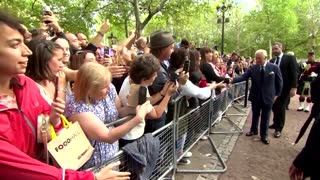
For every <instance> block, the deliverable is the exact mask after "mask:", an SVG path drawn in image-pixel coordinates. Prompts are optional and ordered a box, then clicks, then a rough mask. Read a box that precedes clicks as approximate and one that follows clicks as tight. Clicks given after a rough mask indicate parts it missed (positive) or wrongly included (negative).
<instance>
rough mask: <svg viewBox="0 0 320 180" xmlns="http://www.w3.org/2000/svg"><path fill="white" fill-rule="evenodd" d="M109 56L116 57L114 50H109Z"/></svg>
mask: <svg viewBox="0 0 320 180" xmlns="http://www.w3.org/2000/svg"><path fill="white" fill-rule="evenodd" d="M108 54H109V56H114V52H113V49H112V48H109V49H108Z"/></svg>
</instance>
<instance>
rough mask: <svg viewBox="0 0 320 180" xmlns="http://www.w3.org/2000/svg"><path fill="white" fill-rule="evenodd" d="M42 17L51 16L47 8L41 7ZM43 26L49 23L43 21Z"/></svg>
mask: <svg viewBox="0 0 320 180" xmlns="http://www.w3.org/2000/svg"><path fill="white" fill-rule="evenodd" d="M42 15H43V16H51V15H52V14H51V9H50V7H49V6H43V7H42ZM44 23H45V24H49V23H51V21H44Z"/></svg>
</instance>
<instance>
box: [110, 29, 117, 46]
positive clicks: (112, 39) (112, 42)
mask: <svg viewBox="0 0 320 180" xmlns="http://www.w3.org/2000/svg"><path fill="white" fill-rule="evenodd" d="M108 39H109V41H110V42H111V45H113V44H114V41H115V40H116V39H117V37H115V36H114V35H113V33H112V32H111V34H110V36H109V37H108Z"/></svg>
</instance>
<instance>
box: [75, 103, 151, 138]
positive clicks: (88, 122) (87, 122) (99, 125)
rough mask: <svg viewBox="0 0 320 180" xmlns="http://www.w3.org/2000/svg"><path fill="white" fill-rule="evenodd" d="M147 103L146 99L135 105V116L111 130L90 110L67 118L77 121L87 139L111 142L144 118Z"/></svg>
mask: <svg viewBox="0 0 320 180" xmlns="http://www.w3.org/2000/svg"><path fill="white" fill-rule="evenodd" d="M149 104H150V102H149V101H147V102H146V103H144V104H143V105H141V106H139V107H137V109H136V116H135V117H134V118H133V119H131V120H129V121H128V122H126V123H124V124H122V125H120V126H118V127H116V128H113V129H111V130H109V129H108V128H107V127H106V126H105V124H103V122H102V121H101V120H100V119H99V118H98V117H97V116H96V115H94V114H93V113H92V112H83V113H78V114H73V115H71V116H70V117H69V120H71V121H73V122H74V121H78V122H79V124H80V126H81V128H82V130H83V131H84V133H85V134H86V135H87V136H88V137H89V139H94V140H97V141H101V142H106V143H109V144H112V143H114V142H115V141H117V140H118V139H120V138H121V137H123V136H124V135H125V134H126V133H127V132H129V131H130V130H131V129H132V128H134V127H135V126H136V125H138V124H139V123H140V122H142V121H143V120H144V117H145V115H146V114H147V106H148V105H149Z"/></svg>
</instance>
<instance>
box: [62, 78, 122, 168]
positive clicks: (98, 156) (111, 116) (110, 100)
mask: <svg viewBox="0 0 320 180" xmlns="http://www.w3.org/2000/svg"><path fill="white" fill-rule="evenodd" d="M116 96H117V92H116V89H115V87H114V86H113V85H112V84H110V92H109V93H108V94H107V96H106V97H105V99H102V100H100V101H97V102H95V103H94V104H87V103H85V102H75V98H74V95H71V96H70V97H69V98H68V100H67V103H66V110H65V116H66V117H69V116H71V115H73V114H77V113H82V112H93V113H94V114H95V115H96V116H97V117H98V118H99V119H100V120H101V121H102V122H103V123H105V124H108V123H111V122H113V121H115V120H117V118H118V110H117V108H116V105H115V100H116ZM109 129H112V127H110V128H109ZM90 143H91V145H92V146H93V148H94V152H93V154H92V156H91V158H90V159H89V160H88V162H87V163H85V164H84V165H83V167H82V168H81V169H88V168H90V167H93V166H97V165H100V164H101V163H103V162H105V161H107V160H109V159H110V158H112V157H113V156H114V154H115V153H116V152H118V149H119V148H118V141H116V142H114V143H113V144H108V143H104V142H99V141H95V140H90Z"/></svg>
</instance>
